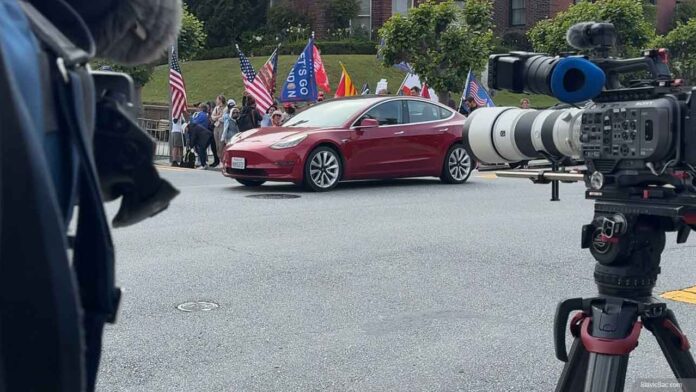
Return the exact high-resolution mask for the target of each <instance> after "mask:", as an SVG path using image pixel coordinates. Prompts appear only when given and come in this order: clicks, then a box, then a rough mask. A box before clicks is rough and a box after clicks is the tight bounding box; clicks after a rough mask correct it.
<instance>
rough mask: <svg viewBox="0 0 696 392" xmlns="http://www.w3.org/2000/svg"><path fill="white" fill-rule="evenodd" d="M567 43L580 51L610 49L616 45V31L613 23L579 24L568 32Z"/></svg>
mask: <svg viewBox="0 0 696 392" xmlns="http://www.w3.org/2000/svg"><path fill="white" fill-rule="evenodd" d="M566 41H567V42H568V45H570V46H572V47H574V48H575V49H578V50H589V49H594V48H598V47H600V48H610V47H612V46H614V44H616V29H615V28H614V25H613V24H611V23H596V22H583V23H577V24H574V25H573V26H571V27H570V28H569V29H568V31H567V32H566Z"/></svg>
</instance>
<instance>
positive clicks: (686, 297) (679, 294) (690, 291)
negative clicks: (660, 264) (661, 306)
mask: <svg viewBox="0 0 696 392" xmlns="http://www.w3.org/2000/svg"><path fill="white" fill-rule="evenodd" d="M661 297H662V298H665V299H671V300H672V301H678V302H686V303H687V304H694V305H696V286H692V287H687V288H685V289H681V290H674V291H667V292H665V293H662V295H661Z"/></svg>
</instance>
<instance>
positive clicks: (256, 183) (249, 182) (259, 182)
mask: <svg viewBox="0 0 696 392" xmlns="http://www.w3.org/2000/svg"><path fill="white" fill-rule="evenodd" d="M236 180H237V182H238V183H240V184H242V185H244V186H261V185H263V183H264V182H266V181H262V180H242V179H241V178H237V179H236Z"/></svg>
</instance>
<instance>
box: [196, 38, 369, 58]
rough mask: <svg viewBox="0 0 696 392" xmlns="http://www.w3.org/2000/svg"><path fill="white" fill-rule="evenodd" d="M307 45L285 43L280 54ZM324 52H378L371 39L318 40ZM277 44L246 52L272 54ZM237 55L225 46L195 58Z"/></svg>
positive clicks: (230, 47) (235, 49)
mask: <svg viewBox="0 0 696 392" xmlns="http://www.w3.org/2000/svg"><path fill="white" fill-rule="evenodd" d="M305 46H307V43H306V42H294V43H289V44H283V45H281V46H280V49H279V50H278V53H279V54H297V55H299V54H300V52H302V49H304V48H305ZM317 46H318V47H319V50H321V53H322V54H375V55H376V54H377V44H376V43H374V42H369V41H325V42H317ZM275 48H276V46H275V45H266V46H263V47H261V48H259V49H256V50H253V51H250V52H248V51H245V52H244V54H246V55H251V54H253V55H254V56H270V55H271V53H273V51H274V50H275ZM230 57H237V48H235V47H234V46H223V47H219V48H211V49H206V50H204V51H203V52H202V53H201V54H199V55H198V56H196V58H195V60H216V59H224V58H230Z"/></svg>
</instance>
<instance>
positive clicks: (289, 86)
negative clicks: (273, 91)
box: [280, 38, 317, 102]
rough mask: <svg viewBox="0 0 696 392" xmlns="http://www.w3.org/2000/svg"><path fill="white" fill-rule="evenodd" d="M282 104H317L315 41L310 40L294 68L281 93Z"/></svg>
mask: <svg viewBox="0 0 696 392" xmlns="http://www.w3.org/2000/svg"><path fill="white" fill-rule="evenodd" d="M280 100H281V101H282V102H316V100H317V82H316V80H315V76H314V39H312V38H310V39H309V42H308V43H307V46H305V48H304V50H303V51H302V53H300V56H299V57H298V58H297V62H295V65H293V66H292V69H291V70H290V73H289V74H288V77H287V78H285V82H284V83H283V91H281V93H280Z"/></svg>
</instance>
